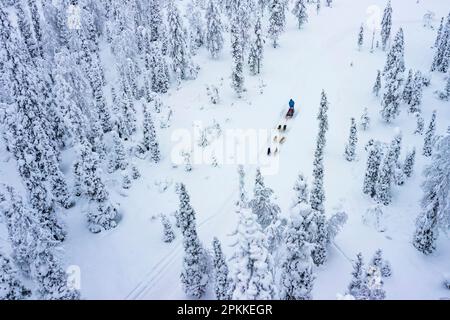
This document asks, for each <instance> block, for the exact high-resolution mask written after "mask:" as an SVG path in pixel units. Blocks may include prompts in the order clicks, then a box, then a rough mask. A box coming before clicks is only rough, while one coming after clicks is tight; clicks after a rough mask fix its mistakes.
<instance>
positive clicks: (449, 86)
mask: <svg viewBox="0 0 450 320" xmlns="http://www.w3.org/2000/svg"><path fill="white" fill-rule="evenodd" d="M438 96H439V99H441V100H443V101H448V100H450V74H449V75H448V77H447V82H446V85H445V88H444V91H442V92H439V95H438Z"/></svg>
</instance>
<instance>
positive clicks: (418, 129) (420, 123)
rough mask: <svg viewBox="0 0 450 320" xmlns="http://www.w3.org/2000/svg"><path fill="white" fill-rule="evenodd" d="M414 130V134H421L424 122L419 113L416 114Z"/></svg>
mask: <svg viewBox="0 0 450 320" xmlns="http://www.w3.org/2000/svg"><path fill="white" fill-rule="evenodd" d="M415 115H416V129H415V130H414V134H422V133H423V129H424V127H425V121H424V120H423V118H422V115H421V114H420V113H418V112H417V113H416V114H415Z"/></svg>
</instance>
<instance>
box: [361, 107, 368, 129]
mask: <svg viewBox="0 0 450 320" xmlns="http://www.w3.org/2000/svg"><path fill="white" fill-rule="evenodd" d="M360 124H361V128H362V129H363V130H364V131H366V130H367V129H369V126H370V117H369V110H368V109H367V107H365V108H364V111H363V114H362V115H361V123H360Z"/></svg>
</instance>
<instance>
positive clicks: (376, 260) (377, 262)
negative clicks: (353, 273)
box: [370, 249, 392, 277]
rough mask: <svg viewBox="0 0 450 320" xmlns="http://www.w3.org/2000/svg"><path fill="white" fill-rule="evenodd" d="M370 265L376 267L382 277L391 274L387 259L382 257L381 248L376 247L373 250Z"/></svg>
mask: <svg viewBox="0 0 450 320" xmlns="http://www.w3.org/2000/svg"><path fill="white" fill-rule="evenodd" d="M370 265H372V266H374V267H377V268H378V269H379V270H380V271H381V276H383V277H390V276H391V275H392V271H391V266H390V264H389V261H386V260H384V259H383V250H381V249H378V250H377V251H376V252H375V254H374V256H373V257H372V261H371V262H370Z"/></svg>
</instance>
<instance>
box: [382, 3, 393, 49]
mask: <svg viewBox="0 0 450 320" xmlns="http://www.w3.org/2000/svg"><path fill="white" fill-rule="evenodd" d="M391 28H392V7H391V1H390V0H389V1H388V3H387V5H386V8H385V9H384V13H383V19H382V20H381V44H382V48H383V50H386V47H387V44H388V40H389V38H390V36H391Z"/></svg>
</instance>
